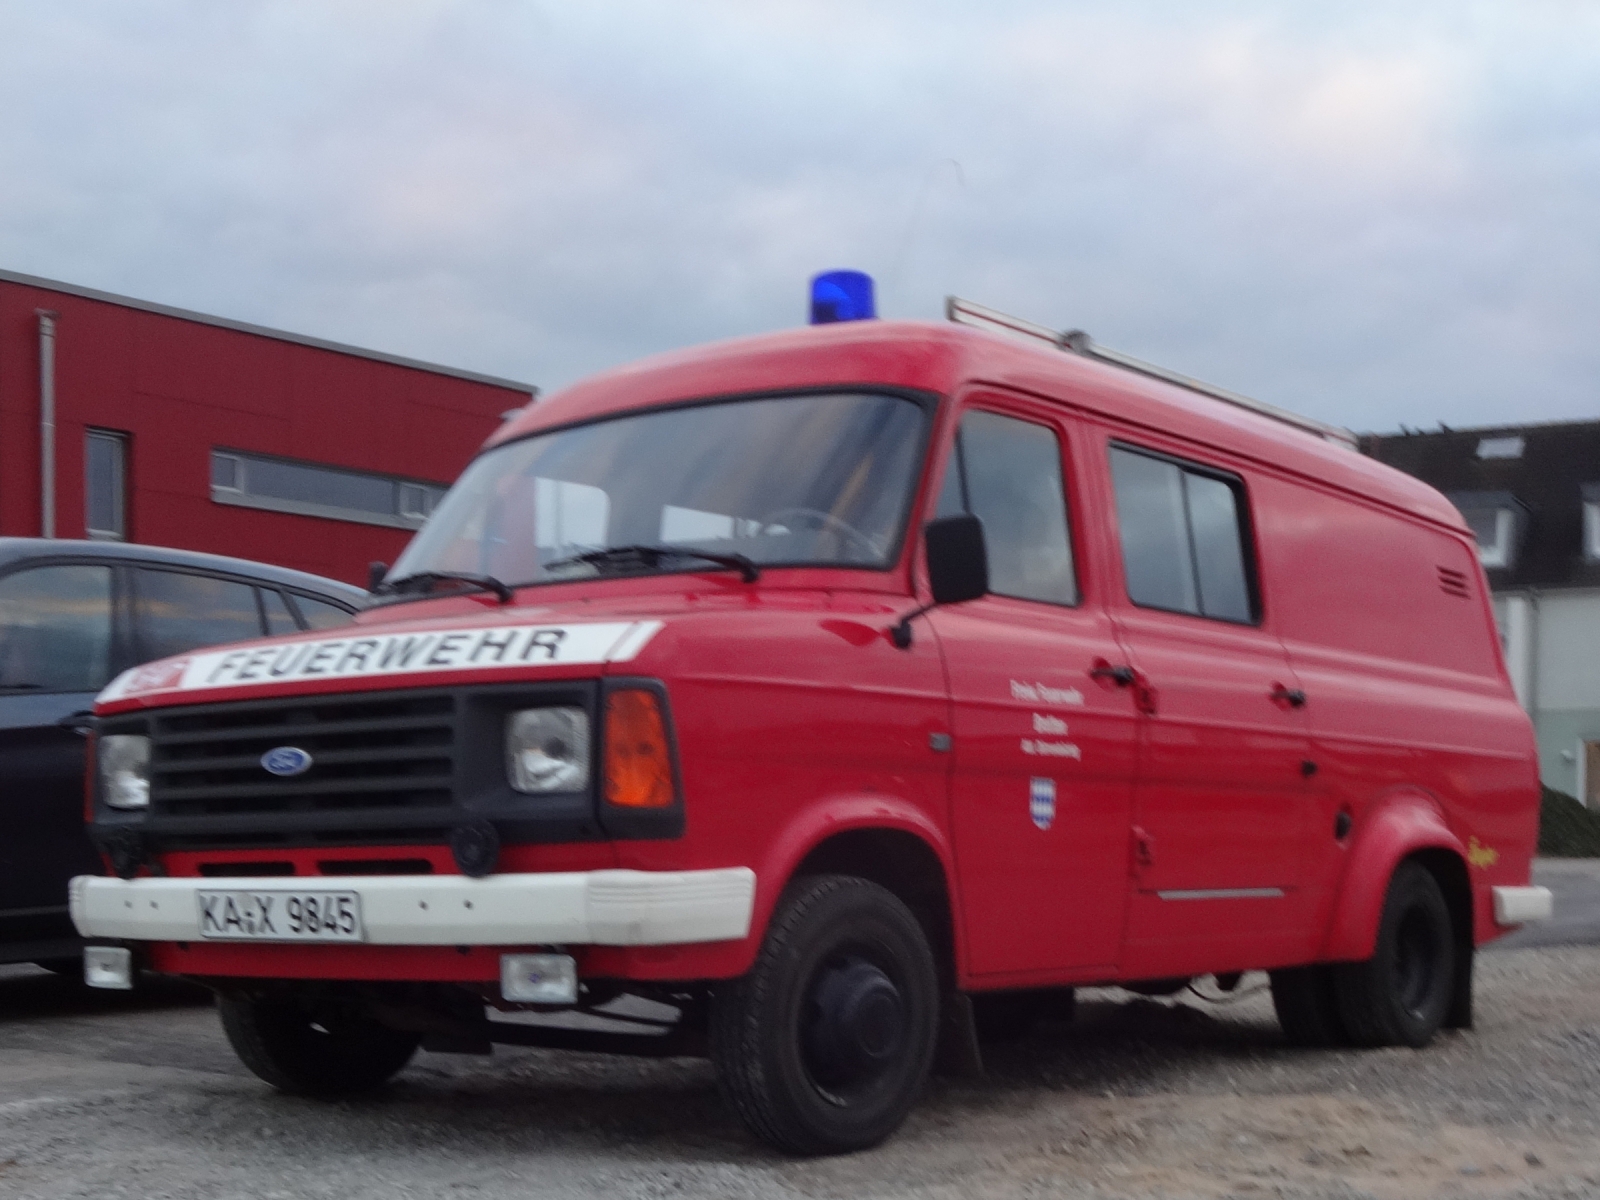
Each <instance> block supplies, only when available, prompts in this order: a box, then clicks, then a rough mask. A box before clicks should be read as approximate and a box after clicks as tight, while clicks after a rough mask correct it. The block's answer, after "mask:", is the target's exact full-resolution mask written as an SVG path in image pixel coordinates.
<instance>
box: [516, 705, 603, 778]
mask: <svg viewBox="0 0 1600 1200" xmlns="http://www.w3.org/2000/svg"><path fill="white" fill-rule="evenodd" d="M506 778H507V779H508V780H510V782H511V786H512V787H514V788H516V789H517V791H519V792H576V791H579V790H581V789H582V788H586V787H588V786H589V714H588V713H586V712H584V711H583V709H581V708H525V709H523V710H522V711H521V712H514V713H512V714H510V715H509V716H508V717H506Z"/></svg>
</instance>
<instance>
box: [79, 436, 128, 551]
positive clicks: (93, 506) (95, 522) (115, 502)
mask: <svg viewBox="0 0 1600 1200" xmlns="http://www.w3.org/2000/svg"><path fill="white" fill-rule="evenodd" d="M83 513H84V517H83V525H84V533H85V535H86V536H88V537H90V538H94V539H95V540H97V541H105V542H124V541H127V540H128V435H127V434H125V433H113V432H111V431H110V430H105V429H91V430H89V432H88V435H87V437H86V438H85V441H84V448H83Z"/></svg>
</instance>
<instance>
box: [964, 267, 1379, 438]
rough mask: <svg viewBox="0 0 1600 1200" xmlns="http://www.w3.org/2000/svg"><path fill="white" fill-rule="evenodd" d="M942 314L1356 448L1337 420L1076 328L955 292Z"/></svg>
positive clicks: (976, 327) (978, 327) (1354, 436)
mask: <svg viewBox="0 0 1600 1200" xmlns="http://www.w3.org/2000/svg"><path fill="white" fill-rule="evenodd" d="M944 315H945V318H946V319H947V320H950V321H954V322H955V323H956V324H957V325H971V326H972V327H973V328H975V329H998V330H1000V331H1001V332H1004V333H1013V334H1020V335H1022V336H1023V337H1030V338H1037V339H1039V340H1040V341H1042V342H1049V343H1050V344H1051V345H1052V346H1054V347H1056V349H1058V350H1065V351H1066V352H1067V353H1069V354H1079V355H1082V356H1083V357H1084V358H1092V359H1094V360H1096V361H1097V362H1103V363H1110V364H1111V365H1112V366H1114V367H1121V368H1123V369H1124V370H1127V371H1137V372H1138V373H1139V374H1141V375H1148V376H1149V377H1150V378H1151V379H1159V380H1161V381H1162V382H1163V383H1171V384H1176V385H1177V386H1178V387H1181V388H1186V389H1187V390H1189V391H1191V392H1198V393H1199V394H1200V395H1202V396H1209V397H1211V398H1212V399H1213V400H1221V401H1222V402H1223V403H1225V404H1232V405H1234V406H1235V407H1237V408H1244V409H1249V410H1250V411H1251V412H1253V413H1259V414H1261V415H1262V416H1264V417H1271V418H1272V419H1273V420H1274V421H1281V422H1283V423H1284V424H1285V425H1292V426H1294V427H1295V428H1296V429H1298V430H1300V431H1301V432H1302V433H1309V434H1311V435H1313V436H1314V437H1319V438H1322V439H1323V440H1325V441H1329V442H1333V443H1335V444H1336V445H1340V446H1343V447H1345V448H1346V449H1348V450H1356V449H1358V444H1357V442H1356V435H1355V434H1353V433H1351V432H1350V431H1349V430H1348V429H1344V428H1341V427H1340V426H1338V425H1328V424H1325V423H1323V422H1322V421H1318V420H1315V419H1313V418H1311V417H1302V416H1301V415H1300V414H1299V413H1292V412H1290V411H1289V410H1288V409H1286V408H1279V407H1277V406H1276V405H1274V404H1267V403H1264V402H1263V401H1260V400H1252V399H1251V398H1250V397H1249V396H1241V395H1239V393H1238V392H1230V391H1228V390H1227V389H1226V388H1219V387H1215V386H1213V385H1211V384H1209V383H1202V382H1200V380H1198V379H1191V378H1189V376H1187V375H1180V374H1178V372H1176V371H1169V370H1167V369H1166V368H1165V367H1158V366H1156V365H1155V364H1153V363H1147V362H1142V361H1141V360H1139V359H1137V358H1134V357H1133V356H1132V355H1131V354H1123V353H1121V352H1120V351H1117V350H1111V349H1109V348H1107V347H1105V346H1100V345H1096V344H1095V341H1094V339H1093V338H1091V337H1090V336H1089V335H1088V334H1087V333H1085V332H1083V330H1081V329H1069V330H1066V331H1064V332H1058V331H1056V330H1054V329H1050V328H1047V327H1046V326H1044V325H1036V324H1034V323H1033V322H1032V321H1025V320H1023V319H1022V318H1021V317H1013V316H1011V315H1010V314H1008V313H1003V312H1000V311H999V310H998V309H993V308H985V307H984V306H983V305H981V304H974V303H973V302H972V301H970V300H963V299H961V298H960V297H959V296H946V297H945V301H944Z"/></svg>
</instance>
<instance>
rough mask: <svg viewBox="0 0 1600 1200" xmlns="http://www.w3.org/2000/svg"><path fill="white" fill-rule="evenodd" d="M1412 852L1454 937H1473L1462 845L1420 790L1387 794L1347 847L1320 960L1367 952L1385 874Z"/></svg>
mask: <svg viewBox="0 0 1600 1200" xmlns="http://www.w3.org/2000/svg"><path fill="white" fill-rule="evenodd" d="M1410 858H1415V859H1417V860H1418V861H1419V862H1421V863H1422V864H1423V865H1424V866H1425V867H1427V869H1428V870H1429V871H1430V872H1431V873H1432V874H1433V876H1434V878H1435V879H1437V880H1438V881H1439V887H1440V889H1441V890H1442V891H1443V892H1444V894H1445V902H1446V903H1447V904H1448V905H1449V906H1450V913H1451V917H1452V919H1453V920H1454V921H1455V923H1456V925H1457V937H1458V939H1459V938H1461V937H1462V936H1465V938H1466V944H1467V946H1468V947H1470V946H1471V945H1472V942H1473V897H1472V887H1471V883H1470V881H1469V879H1468V875H1467V867H1466V848H1465V847H1464V846H1462V844H1461V840H1460V839H1459V838H1457V837H1456V835H1455V834H1454V833H1452V832H1451V830H1450V827H1449V826H1448V825H1447V824H1446V823H1445V819H1444V814H1443V813H1442V812H1441V811H1440V809H1439V806H1438V805H1437V804H1436V803H1435V802H1434V801H1433V799H1432V798H1431V797H1428V796H1426V795H1424V794H1421V793H1416V792H1406V793H1399V794H1395V795H1392V796H1390V797H1388V798H1387V799H1386V800H1384V801H1382V802H1381V804H1380V806H1379V807H1378V808H1377V809H1376V811H1374V812H1373V813H1371V814H1370V815H1369V816H1368V817H1367V818H1366V819H1365V820H1364V821H1363V822H1362V825H1361V828H1360V829H1359V831H1358V833H1357V835H1356V838H1355V842H1354V844H1353V845H1352V846H1351V848H1350V862H1349V863H1348V864H1347V866H1346V867H1345V872H1344V880H1343V883H1342V884H1341V886H1340V889H1339V897H1338V900H1337V901H1336V902H1335V906H1334V913H1333V920H1332V921H1331V922H1330V924H1329V929H1328V936H1327V939H1326V941H1325V942H1324V945H1323V949H1322V953H1321V954H1319V955H1318V956H1317V957H1318V958H1319V959H1320V960H1322V961H1325V962H1360V961H1363V960H1365V959H1368V958H1371V957H1372V954H1373V950H1374V948H1375V947H1376V945H1377V941H1378V922H1379V920H1380V918H1381V917H1382V916H1383V901H1384V897H1385V895H1386V894H1387V893H1388V888H1389V880H1390V879H1391V878H1392V877H1393V875H1394V872H1395V869H1396V868H1397V867H1398V866H1399V865H1400V864H1401V863H1402V862H1404V861H1406V860H1407V859H1410Z"/></svg>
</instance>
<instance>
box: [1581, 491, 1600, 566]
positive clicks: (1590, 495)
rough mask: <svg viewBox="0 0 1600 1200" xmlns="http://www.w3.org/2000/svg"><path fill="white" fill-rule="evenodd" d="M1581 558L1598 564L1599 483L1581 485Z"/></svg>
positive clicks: (1599, 529) (1599, 548)
mask: <svg viewBox="0 0 1600 1200" xmlns="http://www.w3.org/2000/svg"><path fill="white" fill-rule="evenodd" d="M1583 556H1584V558H1586V559H1588V560H1589V561H1590V562H1600V483H1586V484H1584V485H1583Z"/></svg>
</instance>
